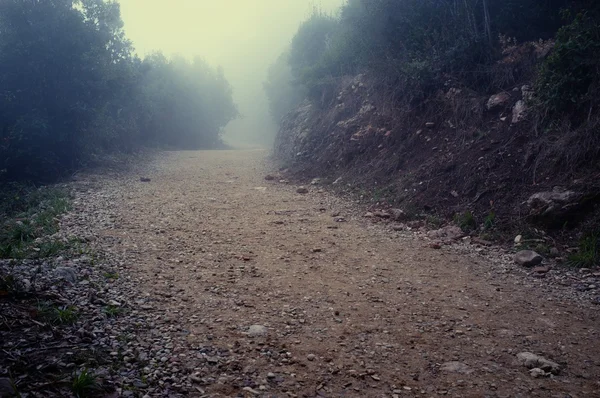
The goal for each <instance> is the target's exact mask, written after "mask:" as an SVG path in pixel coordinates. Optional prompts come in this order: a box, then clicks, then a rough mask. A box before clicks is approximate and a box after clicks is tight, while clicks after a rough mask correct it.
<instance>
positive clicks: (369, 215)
mask: <svg viewBox="0 0 600 398" xmlns="http://www.w3.org/2000/svg"><path fill="white" fill-rule="evenodd" d="M364 217H366V218H373V217H375V214H373V213H371V212H370V211H368V212H366V213H365V215H364Z"/></svg>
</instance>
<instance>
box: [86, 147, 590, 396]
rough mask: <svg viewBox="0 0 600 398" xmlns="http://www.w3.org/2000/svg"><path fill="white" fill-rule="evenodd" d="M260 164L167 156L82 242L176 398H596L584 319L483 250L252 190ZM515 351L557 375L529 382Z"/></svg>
mask: <svg viewBox="0 0 600 398" xmlns="http://www.w3.org/2000/svg"><path fill="white" fill-rule="evenodd" d="M266 155H267V153H266V152H264V151H214V152H173V153H168V154H166V155H165V156H163V157H161V158H160V159H159V160H157V161H155V162H154V163H152V164H151V165H149V166H148V169H147V170H146V171H147V172H146V174H147V175H146V176H147V177H149V178H151V181H150V182H146V183H144V182H140V181H139V177H140V175H139V174H135V175H130V176H127V177H124V178H123V179H122V180H119V181H115V182H114V184H113V187H116V188H115V189H116V190H117V194H116V195H114V200H112V202H111V203H110V204H109V206H110V207H111V211H112V212H113V213H114V215H115V219H116V224H115V226H113V227H111V228H103V227H102V226H101V225H98V226H96V227H94V228H96V229H98V231H99V234H100V235H101V236H103V237H104V241H105V242H106V243H104V244H103V245H104V248H103V250H105V251H106V253H107V255H108V256H115V257H118V258H119V259H120V261H121V262H122V263H124V264H127V269H128V270H129V271H128V272H129V275H128V277H130V278H133V279H135V280H137V281H138V284H139V289H140V292H141V293H140V294H141V295H142V296H143V297H145V298H147V301H148V302H149V303H151V305H149V306H147V307H146V310H147V311H150V312H152V313H153V314H155V315H156V324H157V325H158V324H162V325H163V326H161V327H160V328H159V327H158V326H157V330H158V331H153V330H145V331H140V338H142V339H150V340H151V339H153V338H155V337H156V334H158V333H163V334H164V333H168V334H169V340H170V341H171V342H172V343H171V344H170V345H168V346H166V349H165V350H166V351H167V352H168V353H169V355H168V357H169V358H170V359H168V360H172V361H174V362H175V363H176V364H177V372H179V373H180V374H183V375H185V377H186V378H188V377H189V381H188V383H189V384H188V386H192V387H191V388H190V389H189V392H188V394H189V396H209V397H230V396H253V395H254V396H269V397H271V396H276V397H285V396H299V397H301V396H306V397H314V396H323V397H340V396H343V397H392V396H399V397H409V396H418V397H437V396H449V397H535V396H537V397H566V396H572V397H584V396H588V397H600V384H599V380H600V343H599V336H598V316H597V309H594V308H593V307H592V306H590V307H589V308H587V307H586V306H582V305H580V303H577V302H574V301H572V300H571V299H570V298H569V297H568V295H566V294H565V292H564V290H561V289H558V288H556V289H555V288H544V286H543V281H539V280H532V278H531V277H526V276H524V274H523V273H522V272H517V271H513V267H512V266H502V265H501V262H499V261H493V260H494V259H493V258H492V257H494V256H493V252H492V255H490V254H488V255H487V257H486V255H485V250H484V253H483V255H479V254H477V253H473V254H468V253H464V250H463V252H461V251H460V250H458V249H456V248H453V247H446V246H444V247H443V248H442V249H439V250H435V249H434V248H430V247H429V244H428V242H427V241H425V240H424V238H423V237H422V236H419V235H415V234H413V233H411V232H394V231H391V230H390V229H389V228H386V227H385V226H382V225H379V224H375V223H373V221H372V220H370V219H367V218H365V217H362V215H361V214H360V213H357V212H356V211H355V210H354V209H355V206H354V205H353V204H352V203H350V202H347V201H345V200H343V199H340V198H336V197H334V196H333V195H332V194H330V193H327V192H324V191H321V190H320V189H319V187H318V186H311V187H310V192H309V193H308V194H299V193H297V192H296V187H295V186H293V185H291V184H285V183H280V182H279V181H265V179H264V177H265V175H266V174H267V173H268V169H267V168H266V166H265V157H266ZM338 213H339V216H336V217H333V216H332V215H333V214H338ZM340 217H342V218H343V219H344V220H340ZM339 221H342V222H339ZM527 278H529V279H527ZM165 324H166V325H168V326H166V327H165V326H164V325H165ZM252 325H258V326H254V327H253V328H252V329H251V330H252V332H253V333H254V332H256V335H254V334H253V333H250V334H248V331H249V330H250V329H249V328H250V327H251V326H252ZM263 327H264V328H263ZM265 332H266V334H263V333H265ZM159 348H165V347H159ZM521 352H532V353H534V354H538V355H541V356H543V357H545V358H547V359H550V360H553V361H555V362H557V363H558V364H560V366H561V371H560V373H559V374H558V375H556V376H552V377H540V378H534V377H532V376H531V375H530V373H529V370H528V369H527V368H526V367H525V366H523V365H522V364H520V363H519V361H518V360H517V354H518V353H521ZM165 359H167V358H165ZM174 367H175V366H174ZM162 374H163V375H164V372H163V373H162Z"/></svg>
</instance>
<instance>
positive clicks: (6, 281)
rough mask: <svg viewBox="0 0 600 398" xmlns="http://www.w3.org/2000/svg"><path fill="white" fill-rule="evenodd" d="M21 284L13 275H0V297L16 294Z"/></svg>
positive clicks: (20, 288) (19, 290)
mask: <svg viewBox="0 0 600 398" xmlns="http://www.w3.org/2000/svg"><path fill="white" fill-rule="evenodd" d="M21 290H22V286H21V284H20V283H19V281H18V280H17V279H15V277H14V275H10V274H9V275H0V298H2V297H5V296H9V297H13V296H17V295H18V294H19V293H20V292H21Z"/></svg>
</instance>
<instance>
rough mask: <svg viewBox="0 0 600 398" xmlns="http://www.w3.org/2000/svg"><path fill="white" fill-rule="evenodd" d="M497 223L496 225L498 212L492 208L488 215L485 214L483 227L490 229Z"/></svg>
mask: <svg viewBox="0 0 600 398" xmlns="http://www.w3.org/2000/svg"><path fill="white" fill-rule="evenodd" d="M495 225H496V213H495V212H494V211H493V210H490V212H489V213H488V215H487V216H485V219H484V220H483V227H484V228H485V229H486V230H489V229H492V228H494V226H495Z"/></svg>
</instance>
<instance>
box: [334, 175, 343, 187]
mask: <svg viewBox="0 0 600 398" xmlns="http://www.w3.org/2000/svg"><path fill="white" fill-rule="evenodd" d="M340 182H342V177H338V178H337V179H336V180H335V181H334V182H333V185H337V184H339V183H340Z"/></svg>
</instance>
